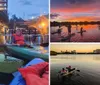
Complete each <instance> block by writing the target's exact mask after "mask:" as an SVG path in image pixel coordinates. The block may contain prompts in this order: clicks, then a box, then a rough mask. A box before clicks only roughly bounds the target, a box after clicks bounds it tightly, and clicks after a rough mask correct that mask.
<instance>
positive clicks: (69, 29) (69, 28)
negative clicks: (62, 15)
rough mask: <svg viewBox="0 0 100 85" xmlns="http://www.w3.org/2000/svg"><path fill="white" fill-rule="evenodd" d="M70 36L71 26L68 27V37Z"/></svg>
mask: <svg viewBox="0 0 100 85" xmlns="http://www.w3.org/2000/svg"><path fill="white" fill-rule="evenodd" d="M69 34H71V25H70V24H69V25H68V35H69Z"/></svg>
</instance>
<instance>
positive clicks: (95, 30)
mask: <svg viewBox="0 0 100 85" xmlns="http://www.w3.org/2000/svg"><path fill="white" fill-rule="evenodd" d="M81 27H83V29H84V30H86V32H83V33H82V34H81V33H78V32H80V28H81ZM61 28H62V33H61V34H62V36H65V37H66V36H68V31H67V27H65V26H62V27H61ZM57 29H58V27H51V33H53V32H55V31H57ZM71 33H75V36H72V37H70V38H69V39H68V40H66V42H69V41H70V42H100V37H99V36H100V27H99V26H97V25H82V26H75V25H73V26H72V29H71ZM60 40H61V36H59V35H58V34H54V35H51V41H52V42H59V41H60Z"/></svg>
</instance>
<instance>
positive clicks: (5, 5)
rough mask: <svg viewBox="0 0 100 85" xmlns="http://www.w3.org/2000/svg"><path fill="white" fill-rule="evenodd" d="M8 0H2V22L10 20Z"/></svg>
mask: <svg viewBox="0 0 100 85" xmlns="http://www.w3.org/2000/svg"><path fill="white" fill-rule="evenodd" d="M7 8H8V0H0V22H4V23H7V22H8V13H7V11H8V9H7Z"/></svg>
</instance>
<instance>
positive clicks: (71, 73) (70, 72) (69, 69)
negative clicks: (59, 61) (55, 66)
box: [66, 66, 75, 81]
mask: <svg viewBox="0 0 100 85" xmlns="http://www.w3.org/2000/svg"><path fill="white" fill-rule="evenodd" d="M66 70H67V71H68V81H71V79H72V76H73V71H74V70H75V68H72V67H71V66H68V67H66Z"/></svg>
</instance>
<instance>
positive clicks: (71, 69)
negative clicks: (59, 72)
mask: <svg viewBox="0 0 100 85" xmlns="http://www.w3.org/2000/svg"><path fill="white" fill-rule="evenodd" d="M66 70H67V71H68V72H71V71H74V70H75V68H72V67H71V66H68V67H66Z"/></svg>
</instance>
